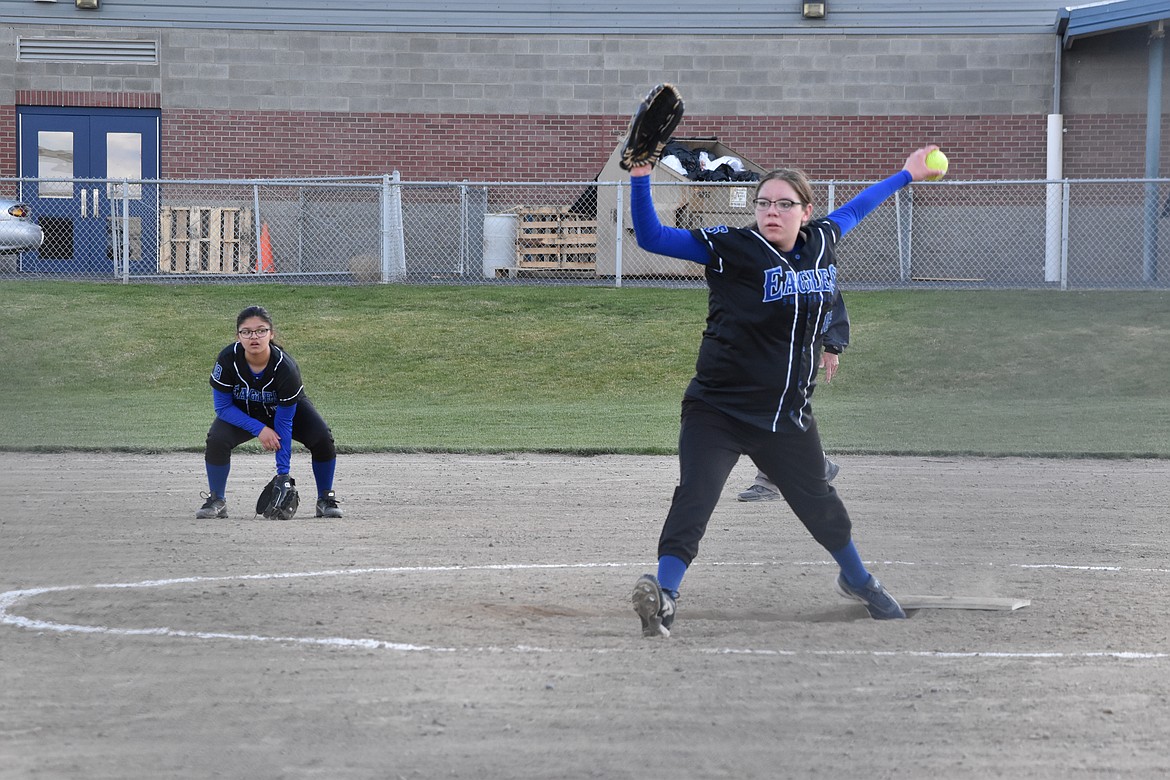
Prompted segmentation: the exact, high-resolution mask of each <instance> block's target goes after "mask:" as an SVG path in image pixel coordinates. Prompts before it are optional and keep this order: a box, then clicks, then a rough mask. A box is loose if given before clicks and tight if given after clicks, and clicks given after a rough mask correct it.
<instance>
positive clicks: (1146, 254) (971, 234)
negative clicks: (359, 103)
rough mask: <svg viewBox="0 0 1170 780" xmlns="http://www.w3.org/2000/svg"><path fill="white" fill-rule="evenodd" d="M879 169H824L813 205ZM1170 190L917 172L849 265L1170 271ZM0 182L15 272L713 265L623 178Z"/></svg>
mask: <svg viewBox="0 0 1170 780" xmlns="http://www.w3.org/2000/svg"><path fill="white" fill-rule="evenodd" d="M656 170H657V169H656ZM868 184H869V182H848V181H842V182H818V183H815V192H816V205H815V210H814V213H816V214H825V213H828V212H830V211H831V210H832V209H833V208H835V207H836V206H838V205H841V204H843V203H845V202H846V201H847V200H848V199H849V198H851V197H852V196H854V195H856V194H857V192H859V191H860V190H861V189H863V188H864V187H865V186H867V185H868ZM1168 194H1170V180H1167V179H1150V180H1144V179H1101V180H1075V181H977V182H976V181H972V182H963V181H943V182H937V183H917V184H913V185H911V186H909V187H906V188H904V189H902V190H901V191H899V192H898V193H897V194H896V195H895V196H894V197H891V198H889V199H888V200H887V201H886V202H884V203H883V204H882V205H881V206H879V207H878V209H877V210H876V211H874V212H873V213H872V214H871V215H870V216H869V217H868V218H866V219H865V220H864V221H863V222H862V223H861V224H860V225H859V226H858V227H857V228H856V229H854V230H853V231H852V232H851V233H850V234H849V235H848V236H846V237H845V238H844V239H843V240H842V242H841V244H840V248H839V259H840V278H841V282H842V285H843V286H844V287H846V288H847V289H886V288H907V287H916V286H933V287H938V286H946V287H956V286H958V287H974V288H1058V289H1088V288H1094V289H1143V288H1166V287H1168V286H1170V267H1165V268H1159V261H1160V259H1161V258H1163V257H1166V256H1167V252H1170V246H1168V245H1167V242H1168V241H1170V220H1168V219H1167V206H1166V204H1167V196H1168ZM753 195H754V184H751V183H738V184H736V183H731V184H727V183H705V182H704V183H700V182H672V181H655V182H654V200H655V206H656V208H657V210H658V213H659V217H660V219H661V220H662V222H663V223H664V224H666V225H671V226H677V227H682V228H688V229H689V228H699V227H704V226H710V225H719V224H727V225H733V226H739V225H747V224H750V223H751V222H752V218H753V214H752V211H751V199H752V197H753ZM0 198H7V199H11V200H13V201H17V202H21V203H25V204H27V205H28V207H29V210H30V211H31V213H32V220H33V221H34V222H36V223H37V224H38V225H40V227H41V229H42V232H43V235H44V240H43V243H42V244H41V245H40V246H39V247H27V248H25V247H12V246H7V245H4V244H3V243H2V242H0V278H6V279H24V278H37V279H45V278H60V279H88V280H93V279H108V280H120V281H123V282H128V281H136V282H145V281H150V282H162V283H209V282H214V283H220V284H248V283H255V282H259V281H263V282H287V283H297V284H304V283H322V284H385V283H402V284H495V285H507V284H590V285H598V284H601V285H612V286H621V285H642V286H695V285H702V284H703V268H702V267H701V266H698V265H696V264H694V263H688V262H685V261H679V260H673V259H671V258H666V257H661V256H659V255H654V254H650V253H647V252H644V251H643V250H641V249H639V248H638V246H637V243H636V241H635V240H634V234H633V225H632V224H631V221H630V212H629V185H628V182H625V181H620V182H599V181H597V182H555V183H547V182H546V183H515V182H502V183H496V182H479V183H476V182H457V183H455V182H404V181H400V180H399V179H398V177H397V174H395V175H387V176H382V177H368V178H362V177H358V178H343V179H329V180H316V179H315V180H248V181H233V180H220V181H168V180H142V181H134V180H118V181H115V180H97V179H86V180H59V179H58V180H47V179H44V180H38V179H4V180H0ZM5 208H7V206H5ZM0 216H3V215H0ZM4 230H5V228H4V225H3V223H0V239H2V238H3V236H4V235H5V233H4Z"/></svg>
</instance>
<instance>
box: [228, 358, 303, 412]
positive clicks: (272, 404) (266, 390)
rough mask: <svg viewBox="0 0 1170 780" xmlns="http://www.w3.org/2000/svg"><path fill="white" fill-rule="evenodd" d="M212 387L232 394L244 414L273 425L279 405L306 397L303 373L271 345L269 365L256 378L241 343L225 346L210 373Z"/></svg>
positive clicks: (293, 362)
mask: <svg viewBox="0 0 1170 780" xmlns="http://www.w3.org/2000/svg"><path fill="white" fill-rule="evenodd" d="M211 386H212V387H213V388H215V389H216V390H219V391H221V392H224V393H228V394H229V395H231V397H232V400H233V402H234V403H235V405H236V407H237V408H239V409H240V410H242V411H243V412H244V414H246V415H248V416H249V417H252V418H253V419H256V420H259V421H260V422H262V423H264V424H266V425H271V422H272V420H273V419H274V418H275V416H276V407H277V406H291V405H292V404H294V403H296V402H297V401H299V400H300V399H301V398H302V397H303V396H304V392H305V389H304V385H303V384H302V382H301V370H300V368H298V367H297V363H296V361H295V360H293V359H292V356H290V355H289V354H288V353H287V352H285V351H284V350H283V349H281V348H280V347H278V346H276V345H275V344H272V345H270V353H269V355H268V365H267V366H266V367H265V368H264V372H263V373H262V374H261V375H260V376H259V378H257V377H256V376H255V375H254V374H253V373H252V368H251V367H250V366H249V365H248V360H247V358H246V357H245V354H244V347H243V345H241V344H240V343H239V342H238V341H237V342H235V343H233V344H229V345H228V346H226V347H224V348H223V349H222V350H221V351H220V353H219V355H218V356H217V357H216V359H215V367H214V368H212V370H211Z"/></svg>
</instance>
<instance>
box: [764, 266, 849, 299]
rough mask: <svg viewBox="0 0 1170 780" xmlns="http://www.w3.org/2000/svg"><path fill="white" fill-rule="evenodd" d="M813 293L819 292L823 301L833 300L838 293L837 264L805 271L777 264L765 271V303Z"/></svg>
mask: <svg viewBox="0 0 1170 780" xmlns="http://www.w3.org/2000/svg"><path fill="white" fill-rule="evenodd" d="M811 293H817V294H818V296H819V298H820V300H821V301H827V302H829V303H832V302H833V299H834V298H835V297H836V295H837V266H835V265H831V266H829V267H828V268H810V269H808V270H805V271H793V270H792V269H791V268H785V267H784V266H776V267H775V268H769V269H768V270H767V271H764V303H770V302H771V301H778V300H781V299H783V298H793V299H795V298H796V296H797V295H809V294H811Z"/></svg>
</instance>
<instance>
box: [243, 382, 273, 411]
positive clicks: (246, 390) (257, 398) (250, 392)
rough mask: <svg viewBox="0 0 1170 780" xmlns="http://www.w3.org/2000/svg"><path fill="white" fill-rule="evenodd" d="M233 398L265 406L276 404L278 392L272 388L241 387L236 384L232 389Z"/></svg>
mask: <svg viewBox="0 0 1170 780" xmlns="http://www.w3.org/2000/svg"><path fill="white" fill-rule="evenodd" d="M232 398H235V399H236V400H237V401H244V402H248V403H254V404H264V405H265V406H276V401H277V398H276V393H274V392H273V391H271V390H256V389H254V388H251V387H241V386H240V385H236V386H235V388H233V390H232Z"/></svg>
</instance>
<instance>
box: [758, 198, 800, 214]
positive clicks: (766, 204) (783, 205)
mask: <svg viewBox="0 0 1170 780" xmlns="http://www.w3.org/2000/svg"><path fill="white" fill-rule="evenodd" d="M751 202H753V203H755V205H756V210H757V212H766V210H768V209H769V208H771V207H772V206H775V207H776V210H778V212H791V210H792V208H793V207H796V206H804V205H805V203H801V202H800V201H799V200H789V199H787V198H782V199H780V200H768V199H766V198H757V199H756V200H753V201H751Z"/></svg>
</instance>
